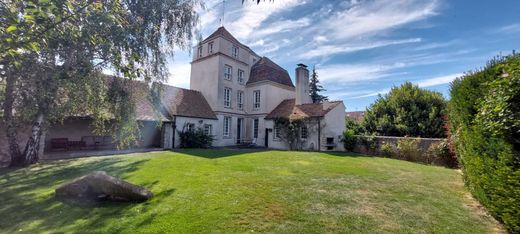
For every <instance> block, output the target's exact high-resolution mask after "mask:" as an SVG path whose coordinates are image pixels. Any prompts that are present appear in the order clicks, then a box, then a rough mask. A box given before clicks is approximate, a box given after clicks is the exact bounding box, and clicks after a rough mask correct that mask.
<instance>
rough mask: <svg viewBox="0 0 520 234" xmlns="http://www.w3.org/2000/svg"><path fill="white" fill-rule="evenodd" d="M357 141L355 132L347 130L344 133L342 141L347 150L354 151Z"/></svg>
mask: <svg viewBox="0 0 520 234" xmlns="http://www.w3.org/2000/svg"><path fill="white" fill-rule="evenodd" d="M356 140H357V138H356V136H354V130H352V129H347V130H346V131H345V132H343V139H341V141H342V142H343V146H344V147H345V150H347V151H352V150H353V149H354V147H355V146H356Z"/></svg>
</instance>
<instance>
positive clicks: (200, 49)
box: [198, 46, 202, 58]
mask: <svg viewBox="0 0 520 234" xmlns="http://www.w3.org/2000/svg"><path fill="white" fill-rule="evenodd" d="M198 54H199V58H201V57H202V46H199V53H198Z"/></svg>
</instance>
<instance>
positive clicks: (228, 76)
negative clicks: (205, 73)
mask: <svg viewBox="0 0 520 234" xmlns="http://www.w3.org/2000/svg"><path fill="white" fill-rule="evenodd" d="M232 74H233V67H231V66H229V65H227V64H226V65H224V79H226V80H231V78H233V77H232V76H233V75H232Z"/></svg>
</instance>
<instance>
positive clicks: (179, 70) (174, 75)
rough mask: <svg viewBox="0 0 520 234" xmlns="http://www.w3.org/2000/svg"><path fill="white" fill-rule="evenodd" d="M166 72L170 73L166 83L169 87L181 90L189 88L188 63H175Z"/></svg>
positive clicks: (189, 71)
mask: <svg viewBox="0 0 520 234" xmlns="http://www.w3.org/2000/svg"><path fill="white" fill-rule="evenodd" d="M168 71H169V72H170V77H168V81H167V83H168V84H169V85H173V86H177V87H181V88H189V86H190V74H191V64H190V63H189V62H187V61H179V63H177V62H175V63H174V64H173V65H171V66H169V67H168Z"/></svg>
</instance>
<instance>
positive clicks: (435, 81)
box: [352, 73, 463, 99]
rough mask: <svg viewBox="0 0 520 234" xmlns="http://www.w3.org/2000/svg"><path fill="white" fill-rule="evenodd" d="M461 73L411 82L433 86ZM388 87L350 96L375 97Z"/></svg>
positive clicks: (447, 81) (386, 91)
mask: <svg viewBox="0 0 520 234" xmlns="http://www.w3.org/2000/svg"><path fill="white" fill-rule="evenodd" d="M462 75H463V74H462V73H455V74H449V75H445V76H438V77H433V78H429V79H425V80H417V81H414V82H412V83H414V84H416V85H418V86H419V87H421V88H427V87H433V86H437V85H442V84H448V83H450V82H452V81H453V80H455V78H457V77H460V76H462ZM390 89H391V88H385V89H381V90H379V91H376V92H369V93H367V94H363V95H359V96H355V97H352V98H354V99H357V98H366V97H375V96H377V95H379V94H381V95H384V94H387V93H388V92H390Z"/></svg>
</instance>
